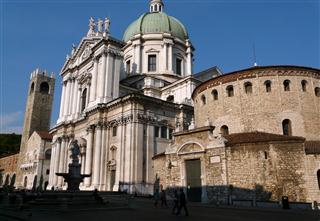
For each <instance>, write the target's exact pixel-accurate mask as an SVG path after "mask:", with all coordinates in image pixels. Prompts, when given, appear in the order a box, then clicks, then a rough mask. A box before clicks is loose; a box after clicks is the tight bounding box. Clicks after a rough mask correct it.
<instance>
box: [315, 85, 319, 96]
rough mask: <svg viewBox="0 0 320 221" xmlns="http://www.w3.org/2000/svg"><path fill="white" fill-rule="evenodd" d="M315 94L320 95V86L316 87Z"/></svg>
mask: <svg viewBox="0 0 320 221" xmlns="http://www.w3.org/2000/svg"><path fill="white" fill-rule="evenodd" d="M314 94H315V95H316V96H317V97H320V87H316V88H315V89H314Z"/></svg>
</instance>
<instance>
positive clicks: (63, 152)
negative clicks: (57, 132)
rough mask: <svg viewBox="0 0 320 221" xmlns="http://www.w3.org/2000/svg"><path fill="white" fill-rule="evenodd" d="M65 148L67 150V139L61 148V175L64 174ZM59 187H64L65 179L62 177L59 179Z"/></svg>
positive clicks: (63, 140) (64, 138)
mask: <svg viewBox="0 0 320 221" xmlns="http://www.w3.org/2000/svg"><path fill="white" fill-rule="evenodd" d="M65 148H66V137H63V138H62V145H61V148H60V157H59V169H58V171H59V173H64V172H65V171H64V164H65ZM58 185H59V186H63V178H62V177H61V176H60V177H59V178H58Z"/></svg>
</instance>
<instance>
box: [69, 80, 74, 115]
mask: <svg viewBox="0 0 320 221" xmlns="http://www.w3.org/2000/svg"><path fill="white" fill-rule="evenodd" d="M73 92H74V78H71V79H70V100H69V109H68V113H69V114H68V115H72V114H73V113H72V110H73V104H74V93H73Z"/></svg>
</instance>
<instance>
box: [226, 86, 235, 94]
mask: <svg viewBox="0 0 320 221" xmlns="http://www.w3.org/2000/svg"><path fill="white" fill-rule="evenodd" d="M227 95H228V97H233V95H234V91H233V86H232V85H229V86H228V87H227Z"/></svg>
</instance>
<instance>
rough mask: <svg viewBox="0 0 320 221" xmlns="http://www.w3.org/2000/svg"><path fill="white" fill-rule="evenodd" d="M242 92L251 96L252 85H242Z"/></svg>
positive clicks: (248, 83)
mask: <svg viewBox="0 0 320 221" xmlns="http://www.w3.org/2000/svg"><path fill="white" fill-rule="evenodd" d="M244 91H245V92H246V94H251V93H252V84H251V82H246V83H244Z"/></svg>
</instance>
